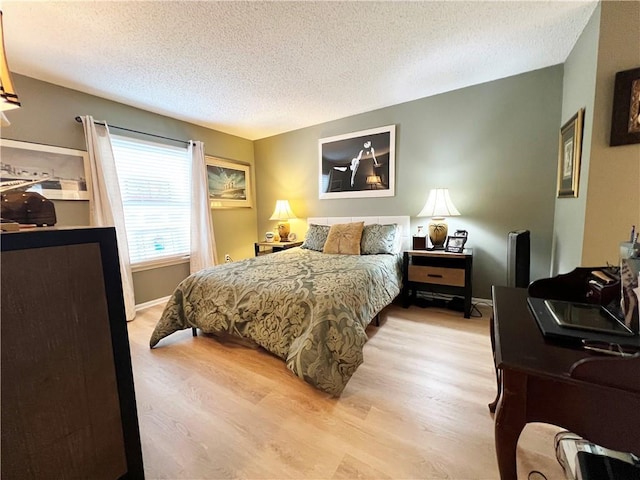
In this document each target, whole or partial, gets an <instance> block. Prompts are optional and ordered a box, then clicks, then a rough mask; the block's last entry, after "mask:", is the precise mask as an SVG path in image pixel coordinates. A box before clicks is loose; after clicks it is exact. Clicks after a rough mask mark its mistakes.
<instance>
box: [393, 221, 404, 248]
mask: <svg viewBox="0 0 640 480" xmlns="http://www.w3.org/2000/svg"><path fill="white" fill-rule="evenodd" d="M393 253H402V225H400V224H396V237H395V239H394V241H393Z"/></svg>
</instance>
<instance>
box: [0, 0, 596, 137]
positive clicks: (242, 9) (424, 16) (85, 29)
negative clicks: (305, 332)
mask: <svg viewBox="0 0 640 480" xmlns="http://www.w3.org/2000/svg"><path fill="white" fill-rule="evenodd" d="M595 5H596V2H595V1H581V0H574V1H567V2H564V1H537V2H519V1H511V2H477V1H456V2H453V1H444V2H443V1H439V2H438V1H432V2H398V1H395V2H355V1H354V2H314V1H299V2H275V1H272V2H230V1H224V2H213V1H205V2H195V1H167V2H160V1H148V2H140V1H128V2H114V1H63V2H46V1H45V2H27V1H6V0H5V1H3V2H2V10H3V13H4V15H3V16H4V27H5V44H6V50H7V56H8V58H9V62H10V67H11V69H12V70H13V71H15V72H17V73H20V74H23V75H27V76H30V77H33V78H37V79H40V80H44V81H47V82H51V83H55V84H58V85H62V86H65V87H69V88H72V89H76V90H80V91H83V92H87V93H91V94H94V95H97V96H100V97H104V98H108V99H111V100H115V101H119V102H123V103H126V104H129V105H133V106H136V107H139V108H142V109H145V110H149V111H152V112H156V113H160V114H164V115H168V116H171V117H174V118H178V119H181V120H185V121H188V122H192V123H195V124H199V125H203V126H206V127H210V128H213V129H216V130H220V131H223V132H227V133H231V134H234V135H239V136H241V137H244V138H248V139H252V140H253V139H258V138H263V137H267V136H271V135H275V134H278V133H282V132H287V131H291V130H295V129H298V128H302V127H306V126H310V125H315V124H318V123H322V122H326V121H330V120H335V119H338V118H342V117H346V116H349V115H353V114H357V113H362V112H366V111H370V110H374V109H377V108H381V107H385V106H389V105H394V104H397V103H401V102H406V101H410V100H415V99H417V98H422V97H427V96H430V95H434V94H437V93H442V92H446V91H451V90H455V89H458V88H462V87H465V86H469V85H474V84H478V83H482V82H486V81H490V80H494V79H498V78H503V77H507V76H510V75H515V74H518V73H522V72H526V71H530V70H535V69H539V68H544V67H547V66H550V65H555V64H558V63H562V62H564V60H565V59H566V58H567V55H568V54H569V53H570V51H571V49H572V47H573V45H574V44H575V42H576V40H577V38H578V36H579V35H580V33H581V32H582V30H583V28H584V26H585V25H586V23H587V21H588V19H589V17H590V16H591V13H592V12H593V10H594V8H595ZM18 93H20V92H18ZM23 101H24V102H28V99H26V98H25V99H23ZM107 120H108V119H107Z"/></svg>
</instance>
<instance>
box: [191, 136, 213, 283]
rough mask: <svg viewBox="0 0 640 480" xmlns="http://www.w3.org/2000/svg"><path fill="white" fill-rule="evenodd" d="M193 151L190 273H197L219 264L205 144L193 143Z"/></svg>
mask: <svg viewBox="0 0 640 480" xmlns="http://www.w3.org/2000/svg"><path fill="white" fill-rule="evenodd" d="M189 150H190V151H191V186H192V189H191V260H190V264H189V268H190V272H191V273H195V272H197V271H198V270H202V269H203V268H208V267H212V266H214V265H216V264H217V263H218V258H217V255H216V242H215V239H214V237H213V227H212V225H211V210H210V209H209V189H208V181H207V167H206V165H205V162H204V144H203V143H202V142H195V141H192V142H190V143H189Z"/></svg>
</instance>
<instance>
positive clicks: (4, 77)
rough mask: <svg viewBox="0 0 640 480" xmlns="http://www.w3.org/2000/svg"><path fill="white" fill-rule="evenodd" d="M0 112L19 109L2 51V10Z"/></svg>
mask: <svg viewBox="0 0 640 480" xmlns="http://www.w3.org/2000/svg"><path fill="white" fill-rule="evenodd" d="M0 41H1V42H2V44H1V45H0V112H2V111H5V110H13V109H14V108H20V102H19V101H18V94H17V93H16V89H15V88H14V86H13V81H12V80H11V72H10V71H9V64H8V63H7V55H6V53H5V50H4V30H3V28H2V10H0Z"/></svg>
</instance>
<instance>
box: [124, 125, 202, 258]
mask: <svg viewBox="0 0 640 480" xmlns="http://www.w3.org/2000/svg"><path fill="white" fill-rule="evenodd" d="M111 143H112V146H113V154H114V157H115V163H116V170H117V172H118V183H119V184H120V193H121V195H122V203H123V207H124V216H125V226H126V228H127V241H128V243H129V256H130V261H131V265H132V266H136V265H138V266H142V265H146V264H154V263H163V262H167V261H170V260H172V259H178V258H181V257H185V256H188V255H189V251H190V223H189V222H190V216H191V185H190V183H191V182H190V178H191V161H190V159H189V154H188V150H187V149H186V148H184V147H175V146H170V145H163V144H160V143H153V142H147V141H142V140H137V139H132V138H127V137H121V136H118V135H112V136H111Z"/></svg>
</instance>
